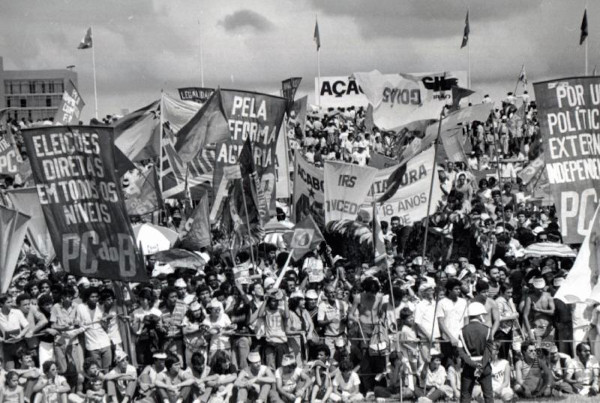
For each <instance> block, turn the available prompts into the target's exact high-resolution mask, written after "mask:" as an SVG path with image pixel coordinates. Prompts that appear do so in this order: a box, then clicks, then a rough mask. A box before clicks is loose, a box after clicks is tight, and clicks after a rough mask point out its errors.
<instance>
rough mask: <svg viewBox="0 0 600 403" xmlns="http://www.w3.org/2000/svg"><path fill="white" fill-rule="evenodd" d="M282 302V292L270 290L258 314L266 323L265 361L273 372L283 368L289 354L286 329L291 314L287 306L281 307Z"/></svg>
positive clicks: (257, 316)
mask: <svg viewBox="0 0 600 403" xmlns="http://www.w3.org/2000/svg"><path fill="white" fill-rule="evenodd" d="M282 300H283V291H282V290H278V289H270V290H269V291H268V292H267V298H266V299H265V301H263V303H262V304H261V306H260V308H259V309H258V312H257V313H256V318H257V319H261V320H263V321H264V332H265V343H266V345H265V360H266V364H267V365H268V366H269V368H271V369H272V370H273V369H275V368H278V367H279V366H281V361H282V359H283V356H284V355H285V354H287V353H288V352H289V346H288V338H287V335H286V329H287V322H288V319H289V317H290V314H289V310H288V305H287V304H283V308H281V307H280V303H281V301H282Z"/></svg>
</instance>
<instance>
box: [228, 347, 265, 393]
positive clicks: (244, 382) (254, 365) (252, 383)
mask: <svg viewBox="0 0 600 403" xmlns="http://www.w3.org/2000/svg"><path fill="white" fill-rule="evenodd" d="M274 385H275V375H273V372H271V369H270V368H269V367H267V366H266V365H262V363H261V360H260V354H259V353H258V351H253V352H251V353H249V354H248V367H246V368H244V369H242V370H241V371H240V373H239V375H238V377H237V379H236V381H235V383H234V386H235V387H236V388H237V390H238V392H237V401H238V402H240V403H242V402H259V403H260V402H266V401H267V398H268V397H269V393H270V392H271V388H273V386H274ZM271 400H273V399H271Z"/></svg>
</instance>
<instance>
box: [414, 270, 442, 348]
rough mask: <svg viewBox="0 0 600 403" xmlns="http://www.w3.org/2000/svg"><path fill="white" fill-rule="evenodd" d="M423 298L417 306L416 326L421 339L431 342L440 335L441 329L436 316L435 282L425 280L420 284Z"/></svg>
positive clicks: (420, 292)
mask: <svg viewBox="0 0 600 403" xmlns="http://www.w3.org/2000/svg"><path fill="white" fill-rule="evenodd" d="M419 294H420V296H421V298H420V299H419V302H417V305H416V306H415V328H416V331H417V335H418V336H419V338H420V339H421V340H424V341H426V342H428V343H431V342H432V341H433V340H435V339H437V338H438V337H439V336H440V329H439V325H438V323H437V320H436V318H435V305H436V302H435V301H434V298H433V296H434V294H435V282H430V281H424V282H422V283H421V285H420V286H419Z"/></svg>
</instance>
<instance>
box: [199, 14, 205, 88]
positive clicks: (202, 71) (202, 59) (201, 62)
mask: <svg viewBox="0 0 600 403" xmlns="http://www.w3.org/2000/svg"><path fill="white" fill-rule="evenodd" d="M198 25H199V26H200V34H199V35H198V41H199V42H200V84H201V85H202V87H204V58H203V55H202V25H200V18H198Z"/></svg>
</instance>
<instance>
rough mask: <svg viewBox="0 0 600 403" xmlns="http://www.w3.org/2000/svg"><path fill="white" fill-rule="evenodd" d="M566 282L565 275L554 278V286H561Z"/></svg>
mask: <svg viewBox="0 0 600 403" xmlns="http://www.w3.org/2000/svg"><path fill="white" fill-rule="evenodd" d="M564 282H565V278H564V277H556V278H555V279H554V286H555V287H560V286H561V285H562V284H563V283H564Z"/></svg>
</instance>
